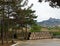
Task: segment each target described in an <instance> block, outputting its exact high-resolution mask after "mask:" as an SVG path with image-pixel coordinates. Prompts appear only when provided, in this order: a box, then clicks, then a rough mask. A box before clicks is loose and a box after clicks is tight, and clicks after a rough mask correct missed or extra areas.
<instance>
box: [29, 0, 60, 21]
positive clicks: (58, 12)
mask: <svg viewBox="0 0 60 46" xmlns="http://www.w3.org/2000/svg"><path fill="white" fill-rule="evenodd" d="M32 3H33V4H34V5H33V7H32V9H33V10H36V12H35V14H36V15H38V18H37V21H43V20H47V19H49V18H50V17H52V18H57V19H60V9H57V8H51V7H50V6H49V3H48V2H47V3H45V2H42V3H40V2H38V0H29V3H28V5H30V4H32Z"/></svg>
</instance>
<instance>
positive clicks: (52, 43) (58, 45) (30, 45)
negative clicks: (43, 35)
mask: <svg viewBox="0 0 60 46" xmlns="http://www.w3.org/2000/svg"><path fill="white" fill-rule="evenodd" d="M12 46H60V39H44V40H29V41H23V42H18V43H16V44H14V45H12Z"/></svg>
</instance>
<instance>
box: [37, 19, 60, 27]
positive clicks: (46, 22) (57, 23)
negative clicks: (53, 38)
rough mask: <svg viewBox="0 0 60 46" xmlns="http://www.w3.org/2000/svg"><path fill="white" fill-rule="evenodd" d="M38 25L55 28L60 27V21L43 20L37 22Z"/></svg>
mask: <svg viewBox="0 0 60 46" xmlns="http://www.w3.org/2000/svg"><path fill="white" fill-rule="evenodd" d="M38 25H41V26H43V27H55V26H60V19H56V18H49V19H48V20H44V21H42V22H38Z"/></svg>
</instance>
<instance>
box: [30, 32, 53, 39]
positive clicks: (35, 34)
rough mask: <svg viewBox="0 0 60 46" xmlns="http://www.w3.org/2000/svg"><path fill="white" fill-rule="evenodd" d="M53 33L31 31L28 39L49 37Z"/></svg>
mask: <svg viewBox="0 0 60 46" xmlns="http://www.w3.org/2000/svg"><path fill="white" fill-rule="evenodd" d="M52 37H53V34H52V33H51V32H47V31H42V32H32V33H31V35H30V38H29V39H30V40H37V39H51V38H52Z"/></svg>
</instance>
